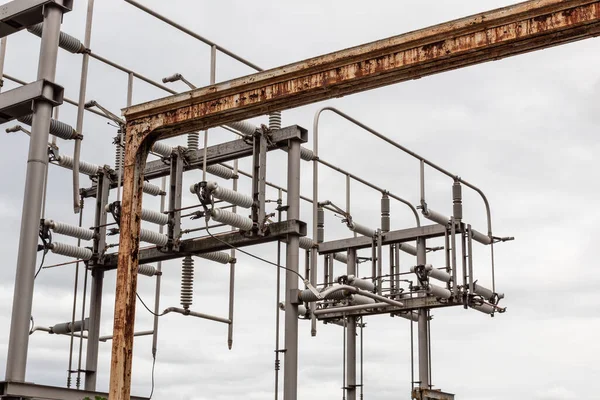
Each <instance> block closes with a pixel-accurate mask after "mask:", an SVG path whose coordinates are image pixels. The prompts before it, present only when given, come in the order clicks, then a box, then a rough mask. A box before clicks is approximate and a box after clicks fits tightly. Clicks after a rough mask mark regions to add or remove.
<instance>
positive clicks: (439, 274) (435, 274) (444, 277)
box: [425, 264, 452, 283]
mask: <svg viewBox="0 0 600 400" xmlns="http://www.w3.org/2000/svg"><path fill="white" fill-rule="evenodd" d="M425 270H426V271H427V276H429V277H430V278H433V279H437V280H438V281H442V282H445V283H448V282H450V280H452V276H450V274H449V273H447V272H446V271H442V270H441V269H437V268H434V267H433V265H431V264H427V265H425Z"/></svg>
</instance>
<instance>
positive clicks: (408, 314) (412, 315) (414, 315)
mask: <svg viewBox="0 0 600 400" xmlns="http://www.w3.org/2000/svg"><path fill="white" fill-rule="evenodd" d="M394 315H396V316H398V317H400V318H405V319H408V320H410V321H414V322H419V314H418V313H416V312H412V311H409V312H406V313H398V314H394Z"/></svg>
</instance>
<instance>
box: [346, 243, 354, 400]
mask: <svg viewBox="0 0 600 400" xmlns="http://www.w3.org/2000/svg"><path fill="white" fill-rule="evenodd" d="M347 273H348V275H356V249H348V264H347ZM345 389H346V399H347V400H356V317H348V326H347V328H346V388H345Z"/></svg>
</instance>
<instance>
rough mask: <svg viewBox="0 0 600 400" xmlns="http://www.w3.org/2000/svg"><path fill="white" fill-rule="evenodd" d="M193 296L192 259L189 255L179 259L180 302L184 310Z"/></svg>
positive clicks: (190, 303) (189, 304)
mask: <svg viewBox="0 0 600 400" xmlns="http://www.w3.org/2000/svg"><path fill="white" fill-rule="evenodd" d="M193 298H194V259H193V258H192V257H190V256H187V257H185V258H184V259H183V260H181V297H180V303H181V306H182V307H183V308H185V309H186V310H187V309H188V308H190V306H191V305H192V299H193Z"/></svg>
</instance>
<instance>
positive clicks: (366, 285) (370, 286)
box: [348, 275, 375, 292]
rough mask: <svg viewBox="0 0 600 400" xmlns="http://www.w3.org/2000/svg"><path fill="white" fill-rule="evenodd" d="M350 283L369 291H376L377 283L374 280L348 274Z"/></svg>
mask: <svg viewBox="0 0 600 400" xmlns="http://www.w3.org/2000/svg"><path fill="white" fill-rule="evenodd" d="M348 284H349V285H352V286H355V287H357V288H359V289H363V290H367V291H369V292H373V291H375V284H374V283H373V282H371V281H367V280H365V279H360V278H357V277H355V276H354V275H348Z"/></svg>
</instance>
